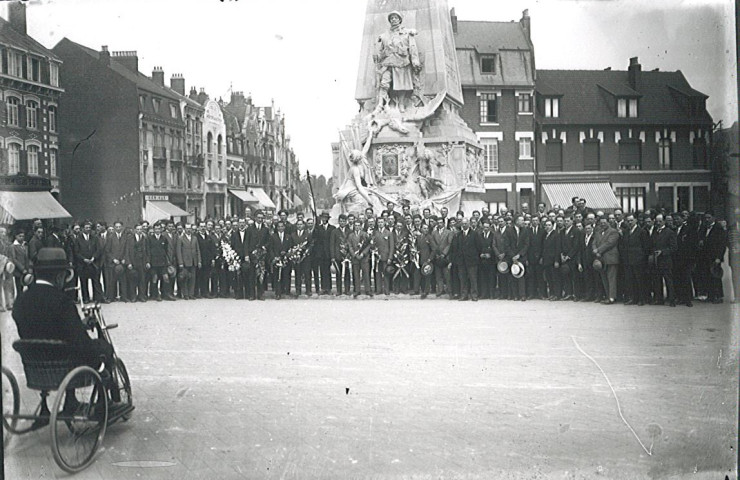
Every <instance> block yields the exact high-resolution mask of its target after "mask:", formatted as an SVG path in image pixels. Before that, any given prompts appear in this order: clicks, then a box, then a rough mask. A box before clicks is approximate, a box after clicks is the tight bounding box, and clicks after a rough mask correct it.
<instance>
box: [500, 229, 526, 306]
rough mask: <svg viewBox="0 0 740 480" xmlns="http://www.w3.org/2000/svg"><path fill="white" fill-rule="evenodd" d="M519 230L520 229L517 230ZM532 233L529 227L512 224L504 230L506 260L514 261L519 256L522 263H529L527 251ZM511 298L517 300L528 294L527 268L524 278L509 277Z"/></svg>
mask: <svg viewBox="0 0 740 480" xmlns="http://www.w3.org/2000/svg"><path fill="white" fill-rule="evenodd" d="M517 230H518V231H517ZM529 242H530V235H529V229H526V228H519V227H517V226H512V227H511V228H507V229H506V232H504V250H505V252H506V260H507V261H509V262H511V263H513V262H514V257H515V256H519V258H518V260H519V262H520V263H522V264H524V265H526V264H527V251H528V250H529ZM509 286H510V289H509V291H510V294H511V297H510V298H511V299H512V300H516V299H520V298H526V296H527V280H526V269H525V276H524V277H522V278H514V277H513V276H512V277H511V278H510V279H509Z"/></svg>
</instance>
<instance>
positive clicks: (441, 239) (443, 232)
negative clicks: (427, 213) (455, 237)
mask: <svg viewBox="0 0 740 480" xmlns="http://www.w3.org/2000/svg"><path fill="white" fill-rule="evenodd" d="M446 210H447V209H443V211H445V212H446ZM431 222H433V223H436V226H433V227H432V231H431V232H432V233H431V237H432V239H431V247H432V261H433V262H434V278H435V281H436V286H437V296H438V297H441V296H442V295H444V294H445V293H447V294H448V295H452V285H451V284H450V268H449V265H450V246H451V245H452V232H451V231H450V230H448V229H447V226H446V219H444V218H440V219H437V218H433V219H432V221H431Z"/></svg>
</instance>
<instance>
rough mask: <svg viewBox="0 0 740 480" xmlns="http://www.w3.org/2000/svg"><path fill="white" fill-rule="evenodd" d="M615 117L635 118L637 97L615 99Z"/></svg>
mask: <svg viewBox="0 0 740 480" xmlns="http://www.w3.org/2000/svg"><path fill="white" fill-rule="evenodd" d="M617 117H619V118H637V99H636V98H618V99H617Z"/></svg>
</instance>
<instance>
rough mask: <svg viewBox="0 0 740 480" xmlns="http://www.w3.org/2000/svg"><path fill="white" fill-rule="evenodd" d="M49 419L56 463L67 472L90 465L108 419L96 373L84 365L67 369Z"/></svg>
mask: <svg viewBox="0 0 740 480" xmlns="http://www.w3.org/2000/svg"><path fill="white" fill-rule="evenodd" d="M50 420H51V422H50V423H51V450H52V453H53V454H54V460H55V461H56V462H57V465H59V467H60V468H61V469H62V470H64V471H65V472H69V473H76V472H79V471H80V470H83V469H84V468H86V467H87V466H88V465H90V464H91V463H92V461H93V457H94V456H95V452H96V451H97V449H98V446H99V445H100V443H101V442H102V441H103V437H104V436H105V427H106V423H107V421H108V400H107V398H106V394H105V388H104V387H103V381H102V380H101V378H100V375H99V374H98V372H96V371H95V370H94V369H92V368H90V367H86V366H82V367H77V368H75V369H74V370H72V371H71V372H69V373H68V374H67V376H66V377H64V380H62V384H61V385H60V386H59V390H58V391H57V395H56V397H55V398H54V406H53V408H52V409H51V419H50Z"/></svg>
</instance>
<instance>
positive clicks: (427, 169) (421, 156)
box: [412, 144, 444, 199]
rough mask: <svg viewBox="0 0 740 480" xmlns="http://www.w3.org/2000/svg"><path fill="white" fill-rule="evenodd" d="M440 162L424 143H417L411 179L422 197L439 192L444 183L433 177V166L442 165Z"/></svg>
mask: <svg viewBox="0 0 740 480" xmlns="http://www.w3.org/2000/svg"><path fill="white" fill-rule="evenodd" d="M442 165H443V164H442V163H441V162H438V161H437V159H436V157H435V155H434V152H433V151H432V150H429V149H427V148H424V145H422V144H419V145H417V147H416V165H415V166H414V171H413V173H412V177H413V179H414V180H413V181H414V182H415V183H416V184H417V185H418V188H419V196H420V197H421V198H422V199H427V198H430V197H433V196H435V195H437V194H438V193H440V192H441V191H442V190H443V188H444V184H443V183H442V181H441V180H440V179H438V178H434V173H433V169H432V167H433V166H437V167H439V166H442Z"/></svg>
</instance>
